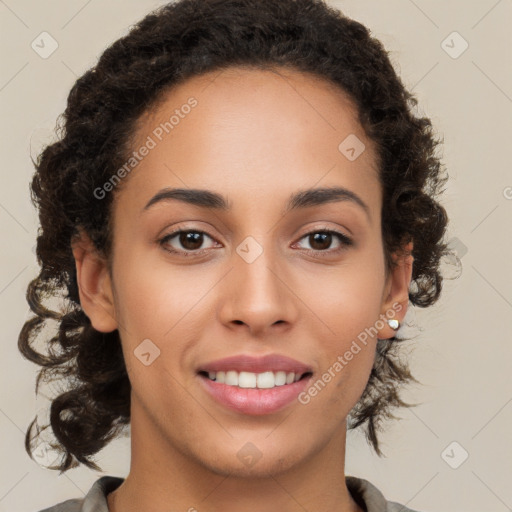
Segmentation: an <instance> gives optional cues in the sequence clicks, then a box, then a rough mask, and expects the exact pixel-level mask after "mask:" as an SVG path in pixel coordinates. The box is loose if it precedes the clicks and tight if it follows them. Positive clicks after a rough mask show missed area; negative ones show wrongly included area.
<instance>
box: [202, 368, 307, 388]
mask: <svg viewBox="0 0 512 512" xmlns="http://www.w3.org/2000/svg"><path fill="white" fill-rule="evenodd" d="M208 377H209V378H210V380H214V381H216V382H218V383H219V384H227V385H228V386H238V387H240V388H251V389H254V388H258V389H270V388H274V387H276V386H284V385H285V384H292V383H293V382H297V381H298V380H299V379H300V378H301V374H300V373H297V374H295V373H294V372H288V373H286V372H283V371H279V372H263V373H252V372H237V371H235V370H229V371H227V372H208Z"/></svg>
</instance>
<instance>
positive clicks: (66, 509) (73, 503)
mask: <svg viewBox="0 0 512 512" xmlns="http://www.w3.org/2000/svg"><path fill="white" fill-rule="evenodd" d="M83 503H84V500H83V499H79V498H73V499H72V500H66V501H63V502H62V503H58V504H57V505H53V507H48V508H45V509H43V510H40V511H39V512H80V511H81V510H82V505H83Z"/></svg>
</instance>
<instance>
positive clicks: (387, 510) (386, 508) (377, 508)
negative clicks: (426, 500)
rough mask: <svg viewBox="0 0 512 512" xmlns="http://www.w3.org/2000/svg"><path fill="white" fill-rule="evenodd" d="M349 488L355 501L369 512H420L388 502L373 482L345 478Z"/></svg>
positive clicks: (351, 477)
mask: <svg viewBox="0 0 512 512" xmlns="http://www.w3.org/2000/svg"><path fill="white" fill-rule="evenodd" d="M345 480H346V483H347V488H348V490H349V492H350V494H351V495H352V497H353V498H354V500H355V501H356V502H357V503H358V505H359V506H361V507H362V508H363V509H364V508H366V510H367V512H418V511H417V510H413V509H411V508H407V507H406V506H405V505H402V504H400V503H396V502H394V501H388V500H386V498H385V497H384V495H383V494H382V492H381V491H380V490H379V489H378V488H377V487H375V485H373V484H372V483H371V482H369V481H368V480H365V479H364V478H357V477H355V476H347V477H345Z"/></svg>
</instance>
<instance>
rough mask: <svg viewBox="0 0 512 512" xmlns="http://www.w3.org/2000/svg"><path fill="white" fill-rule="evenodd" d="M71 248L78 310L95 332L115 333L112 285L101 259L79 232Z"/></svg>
mask: <svg viewBox="0 0 512 512" xmlns="http://www.w3.org/2000/svg"><path fill="white" fill-rule="evenodd" d="M71 247H72V251H73V257H74V258H75V266H76V278H77V282H78V291H79V295H80V304H81V306H82V309H83V310H84V312H85V314H86V315H87V316H88V317H89V319H90V320H91V324H92V326H93V327H94V328H95V329H96V330H97V331H100V332H111V331H114V330H115V329H117V321H116V318H115V308H114V299H113V293H112V282H111V279H110V275H109V272H108V266H107V262H106V260H105V258H103V257H102V256H100V255H99V254H98V251H97V249H96V247H95V246H94V244H93V243H92V241H91V240H90V238H89V236H88V235H87V234H86V233H85V232H83V231H81V232H80V236H79V237H77V238H75V239H74V240H73V241H72V243H71Z"/></svg>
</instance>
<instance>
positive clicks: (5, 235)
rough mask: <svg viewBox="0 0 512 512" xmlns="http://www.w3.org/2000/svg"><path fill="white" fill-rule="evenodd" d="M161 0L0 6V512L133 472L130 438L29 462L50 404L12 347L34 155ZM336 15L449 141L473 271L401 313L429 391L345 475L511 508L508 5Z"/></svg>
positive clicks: (429, 507) (45, 502) (456, 509)
mask: <svg viewBox="0 0 512 512" xmlns="http://www.w3.org/2000/svg"><path fill="white" fill-rule="evenodd" d="M162 3H163V2H158V1H156V0H138V1H135V0H129V1H126V0H125V1H121V0H106V1H99V0H92V1H91V0H89V1H87V0H66V1H65V0H48V1H45V2H41V1H36V0H0V15H1V27H0V29H1V32H0V33H1V48H2V65H1V67H0V73H1V76H0V105H1V120H2V123H1V128H0V129H1V136H0V141H1V148H0V149H1V155H2V162H1V166H0V172H1V180H2V181H1V183H2V187H1V190H0V226H1V230H2V231H1V232H2V249H1V263H2V265H1V267H0V311H1V315H2V325H3V326H4V327H3V332H2V356H3V357H2V360H1V363H0V364H1V366H2V369H1V372H0V390H1V395H0V432H1V436H0V461H1V467H0V512H4V511H9V512H29V511H34V510H39V509H42V508H44V507H46V506H50V505H52V504H55V503H57V502H60V501H63V500H65V499H68V498H72V497H78V496H82V495H83V494H84V493H85V492H86V491H87V490H88V489H89V487H90V486H91V485H92V483H93V481H94V480H96V479H97V478H98V477H99V476H101V474H110V475H118V476H126V473H127V471H128V467H129V466H128V465H129V440H128V439H127V438H125V439H120V440H117V441H115V442H114V443H112V444H111V445H110V446H108V447H107V448H106V449H105V450H104V451H103V452H101V453H100V454H99V457H98V462H99V464H100V465H102V467H103V469H104V473H101V474H99V473H98V474H96V473H94V472H92V471H90V470H88V469H86V468H78V469H74V470H71V471H68V472H67V473H65V474H63V475H62V476H58V473H57V472H55V471H52V470H47V469H43V468H41V467H40V466H39V465H38V464H37V463H36V462H34V461H33V460H31V459H30V458H29V457H28V455H27V454H26V452H25V450H24V446H23V441H24V433H25V430H26V428H27V426H28V424H29V422H30V421H31V420H32V419H33V417H34V415H35V413H36V412H37V411H38V410H40V408H41V407H42V406H43V405H44V404H45V402H44V401H41V399H39V398H38V399H37V401H36V398H35V393H34V384H35V372H36V367H35V366H34V365H32V364H31V363H29V362H28V361H26V360H24V359H23V358H22V357H21V355H20V354H19V352H18V349H17V345H16V343H17V337H18V333H19V330H20V328H21V326H22V324H23V322H24V321H25V319H26V318H27V316H28V311H29V308H28V305H27V303H26V301H25V298H24V295H25V290H26V286H27V284H28V282H29V281H30V279H31V278H33V277H34V276H35V275H36V273H37V268H38V267H37V264H36V261H35V256H34V254H33V246H34V243H35V237H36V231H37V217H36V214H35V211H34V209H33V207H32V206H31V203H30V200H29V192H28V183H29V180H30V177H31V175H32V173H33V167H32V164H31V161H30V155H32V156H33V157H34V158H35V156H36V155H37V153H38V151H39V150H40V148H41V146H42V144H44V143H47V142H49V141H50V140H52V138H53V135H52V130H53V129H54V127H55V121H56V118H57V116H58V115H59V114H60V113H61V112H62V111H63V110H64V108H65V101H66V97H67V94H68V92H69V89H70V88H71V86H72V84H73V83H74V81H75V80H76V78H77V77H78V76H79V75H81V74H82V73H83V72H84V71H85V70H86V69H87V68H88V67H90V66H91V65H93V64H94V63H95V61H96V59H97V57H98V56H99V55H100V54H101V52H102V51H103V50H104V49H105V48H106V47H107V46H108V45H109V44H110V43H112V42H113V41H114V40H115V39H117V38H118V37H119V36H121V35H123V34H125V33H126V31H127V29H128V27H129V26H130V24H132V23H134V22H136V21H137V20H139V19H140V18H141V17H142V16H143V15H144V14H145V13H147V12H148V11H150V10H151V9H153V8H155V7H157V6H158V5H161V4H162ZM329 3H330V4H332V5H334V6H336V7H339V8H340V9H342V10H343V11H344V12H345V13H346V14H347V15H349V16H351V17H353V18H355V19H356V20H358V21H360V22H362V23H364V24H365V25H367V26H368V27H369V28H370V29H371V30H372V32H373V34H374V35H375V36H377V37H378V38H379V39H380V40H381V41H382V42H383V43H384V45H385V46H386V48H387V49H388V50H389V51H390V53H391V59H392V61H393V63H394V65H395V66H396V69H397V71H398V72H399V73H400V74H401V76H402V78H403V80H404V82H405V84H406V85H407V86H408V87H410V88H412V89H413V90H414V92H415V93H416V94H417V96H418V99H419V101H420V104H421V108H422V110H423V111H424V112H425V113H426V115H428V116H430V117H431V118H432V120H433V122H434V123H435V125H436V127H437V129H438V131H439V132H440V133H442V135H443V136H444V140H445V145H444V150H443V151H444V153H443V154H444V162H445V164H446V166H447V168H448V170H449V173H450V176H451V179H450V182H449V185H448V187H447V191H446V194H445V197H444V200H443V202H444V205H445V206H446V208H447V210H448V212H449V215H450V217H451V224H450V228H449V239H451V238H453V239H454V241H453V246H454V247H456V248H457V250H458V252H459V255H460V256H461V261H462V264H463V267H464V269H463V273H462V275H461V276H460V277H459V278H458V279H455V280H447V281H446V282H445V284H444V290H443V295H442V298H441V300H440V302H439V303H438V304H437V305H436V306H435V307H433V308H430V309H428V310H420V309H417V310H415V311H411V314H410V315H409V317H408V318H409V320H410V321H417V322H418V323H419V325H420V327H421V331H420V330H419V329H412V331H413V332H416V333H417V334H418V337H417V338H416V340H415V341H413V342H410V343H408V347H411V364H412V368H413V373H414V374H415V375H416V376H417V378H418V379H419V380H420V381H421V382H422V383H423V385H422V386H415V387H414V388H413V387H411V388H410V389H409V391H408V392H407V393H406V396H405V397H406V399H408V400H410V401H415V402H419V403H421V405H420V406H418V407H417V408H415V409H413V410H404V411H402V412H400V416H401V418H402V419H401V421H397V422H395V423H390V424H389V429H388V431H387V433H386V434H385V435H384V436H383V438H382V439H383V449H384V451H385V453H386V455H387V458H385V459H379V458H378V457H376V456H375V455H373V454H372V452H371V451H370V449H369V447H368V446H367V445H366V443H365V442H364V439H363V437H362V435H361V434H359V433H352V434H350V435H349V438H348V455H347V471H346V472H347V474H353V475H355V476H359V477H363V478H366V479H368V480H370V481H371V482H373V483H374V484H375V485H377V487H379V488H380V489H381V490H382V491H383V493H384V494H385V496H386V497H387V498H388V499H390V500H396V501H399V502H401V503H404V504H407V505H408V506H409V507H411V508H414V509H417V510H420V511H432V512H434V511H435V512H448V511H449V512H473V511H474V512H477V511H478V512H482V511H484V510H485V511H486V512H501V511H506V510H512V488H511V486H510V482H511V481H512V462H511V461H512V440H511V435H510V432H512V383H511V378H510V361H511V358H512V348H511V347H512V335H511V334H510V332H511V326H512V322H511V319H512V237H511V229H510V225H511V221H512V171H511V165H510V162H511V157H510V148H511V144H510V138H511V135H512V73H511V71H512V68H511V62H512V55H511V48H512V37H511V30H510V21H511V20H512V2H511V1H510V0H500V1H496V0H481V1H467V0H466V1H464V0H450V1H441V0H435V1H427V0H415V1H412V0H391V1H386V2H382V1H377V0H371V1H370V0H346V1H345V0H339V1H332V2H329ZM43 31H47V32H49V33H50V34H51V35H52V37H53V38H55V40H56V41H57V42H58V45H59V46H58V49H57V50H56V51H55V52H54V53H53V54H52V55H51V56H50V57H49V58H47V59H42V58H41V57H40V56H39V55H38V54H37V53H36V52H35V51H34V50H33V49H32V48H31V43H32V41H33V40H34V39H36V37H37V36H38V35H39V34H40V33H41V32H43ZM453 31H457V32H458V33H459V34H460V36H461V37H462V38H463V39H464V40H465V41H467V43H468V44H469V47H468V48H467V50H466V51H465V52H464V53H462V54H461V55H460V56H459V57H458V58H452V57H451V56H450V55H448V54H447V53H446V51H445V50H444V49H443V47H442V41H443V40H445V39H446V38H447V36H448V35H449V34H451V33H452V32H453ZM457 37H458V36H455V39H453V36H451V38H452V39H453V43H451V42H450V38H449V39H448V44H450V45H451V46H453V48H452V50H451V51H452V52H453V51H457V50H459V49H460V48H462V47H461V44H463V41H462V40H461V39H458V38H457ZM454 441H455V442H456V443H458V444H456V445H452V446H450V444H451V443H452V442H454ZM447 447H448V450H447V451H445V449H446V448H447ZM452 449H453V451H452ZM463 450H465V451H467V452H468V454H469V457H468V459H467V460H466V461H465V462H464V463H462V464H461V465H460V466H459V467H458V468H457V469H453V468H452V467H450V465H449V464H448V462H450V463H451V464H452V465H457V464H458V463H460V461H461V460H462V456H463V454H464V452H463ZM447 461H448V462H447Z"/></svg>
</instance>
